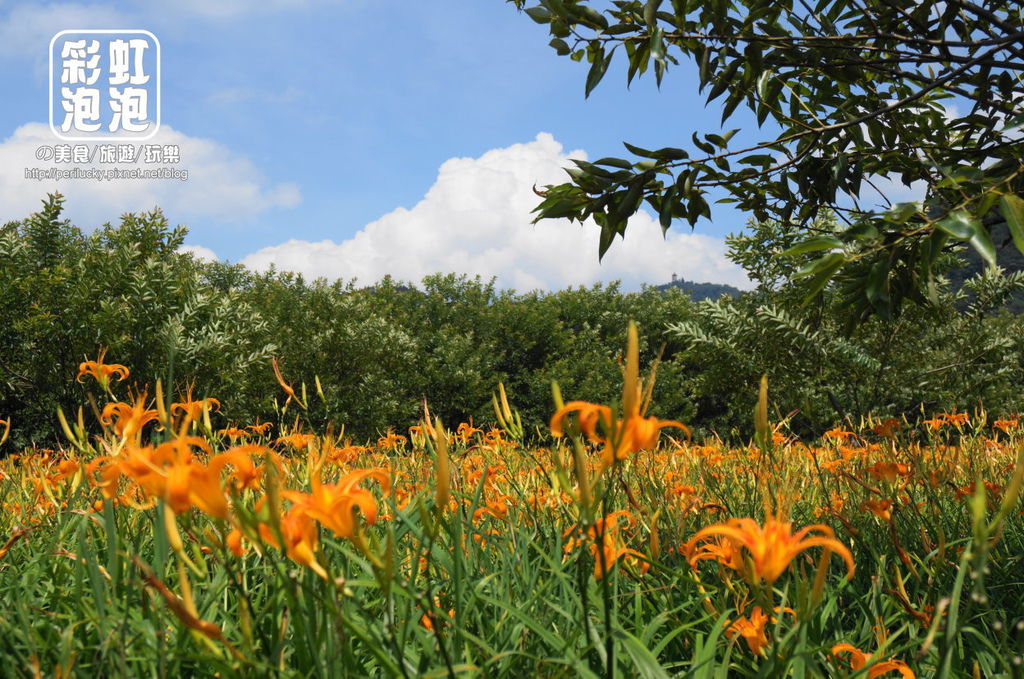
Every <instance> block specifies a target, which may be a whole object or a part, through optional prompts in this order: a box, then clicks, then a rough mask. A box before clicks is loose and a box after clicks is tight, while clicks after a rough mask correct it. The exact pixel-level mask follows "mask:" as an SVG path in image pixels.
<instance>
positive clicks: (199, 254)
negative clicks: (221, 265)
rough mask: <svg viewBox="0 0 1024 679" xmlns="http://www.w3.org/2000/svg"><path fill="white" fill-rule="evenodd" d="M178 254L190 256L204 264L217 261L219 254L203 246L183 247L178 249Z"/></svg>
mask: <svg viewBox="0 0 1024 679" xmlns="http://www.w3.org/2000/svg"><path fill="white" fill-rule="evenodd" d="M178 252H181V253H183V254H190V255H192V256H193V257H195V258H196V259H198V260H200V261H204V262H216V261H217V253H216V252H214V251H213V250H211V249H210V248H207V247H203V246H202V245H182V246H181V247H180V248H178Z"/></svg>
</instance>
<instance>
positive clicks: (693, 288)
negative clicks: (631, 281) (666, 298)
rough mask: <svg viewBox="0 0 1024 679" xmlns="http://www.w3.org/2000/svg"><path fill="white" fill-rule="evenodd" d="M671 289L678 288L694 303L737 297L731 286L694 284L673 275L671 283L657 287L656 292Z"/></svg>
mask: <svg viewBox="0 0 1024 679" xmlns="http://www.w3.org/2000/svg"><path fill="white" fill-rule="evenodd" d="M672 288H679V289H680V290H682V291H683V292H685V293H687V294H688V295H690V298H691V299H692V300H693V301H694V302H701V301H703V300H706V299H718V298H719V297H721V296H722V295H728V296H730V297H739V296H740V290H739V288H734V287H733V286H731V285H725V284H722V283H694V282H693V281H688V280H686V279H685V278H677V277H676V275H675V274H672V282H671V283H665V284H664V285H659V286H657V289H658V290H671V289H672Z"/></svg>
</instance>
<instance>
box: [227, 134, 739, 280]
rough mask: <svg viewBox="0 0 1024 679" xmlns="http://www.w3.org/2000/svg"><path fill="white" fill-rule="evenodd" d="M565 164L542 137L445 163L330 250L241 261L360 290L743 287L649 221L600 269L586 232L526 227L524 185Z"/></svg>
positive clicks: (323, 246)
mask: <svg viewBox="0 0 1024 679" xmlns="http://www.w3.org/2000/svg"><path fill="white" fill-rule="evenodd" d="M571 158H581V159H582V158H585V154H584V153H583V152H581V151H573V152H571V153H568V154H567V153H563V150H562V145H561V144H559V143H558V142H557V141H556V140H555V139H554V138H553V137H552V136H551V135H549V134H540V135H538V136H537V138H536V139H535V140H534V141H532V142H530V143H527V144H516V145H513V146H510V147H508V148H503V149H496V150H493V151H489V152H487V153H485V154H484V155H483V156H481V157H479V158H454V159H451V160H449V161H447V162H445V163H444V164H443V165H442V166H441V168H440V171H439V173H438V176H437V180H436V181H435V183H434V185H433V186H432V187H431V188H430V190H429V191H428V192H427V194H426V196H425V197H424V198H423V199H422V200H421V201H420V202H419V203H418V204H416V205H415V206H414V207H412V208H411V209H404V208H399V209H397V210H394V211H393V212H391V213H389V214H387V215H384V216H383V217H381V218H380V219H378V220H377V221H375V222H373V223H371V224H368V225H367V226H365V227H364V228H363V229H361V230H360V231H359V232H358V233H356V234H355V235H354V236H353V237H352V238H349V239H347V240H344V241H342V242H340V243H336V242H334V241H331V240H324V241H319V242H310V241H302V240H289V241H287V242H285V243H282V244H280V245H275V246H271V247H266V248H263V249H262V250H259V251H257V252H254V253H252V254H250V255H248V256H247V257H245V258H244V259H243V260H242V262H243V263H244V264H246V265H248V266H250V267H253V268H255V269H259V270H266V269H267V268H269V267H270V266H271V265H274V266H276V267H277V268H278V269H283V270H288V271H296V272H299V273H302V274H304V275H306V276H308V277H321V276H322V277H326V278H329V279H336V278H342V279H350V278H356V279H358V280H359V281H361V282H362V283H370V282H373V281H376V280H379V279H380V278H382V277H383V276H384V275H387V274H390V275H392V276H394V277H395V278H398V279H402V280H413V281H418V280H420V279H421V278H422V277H423V276H425V275H428V274H431V273H436V272H456V273H466V274H470V275H477V274H479V275H481V276H483V277H484V278H490V277H491V276H496V277H497V279H498V283H499V285H501V286H502V287H511V288H515V289H517V290H531V289H538V288H540V289H548V290H551V289H559V288H563V287H566V286H570V285H581V284H590V283H592V282H594V281H611V280H616V279H618V280H622V282H623V285H624V286H625V287H627V288H636V287H639V285H640V284H641V283H655V282H662V281H667V280H669V279H670V278H671V276H672V274H673V273H677V274H679V275H680V276H683V277H685V278H687V279H689V280H697V281H709V282H720V283H730V284H733V285H738V286H742V287H749V282H748V280H747V278H746V276H745V274H744V273H743V271H742V270H741V269H740V268H739V267H737V266H736V265H734V264H732V263H731V262H729V261H728V260H726V258H725V256H724V252H725V246H724V243H723V242H722V241H721V240H720V239H717V238H712V237H709V236H705V235H701V234H690V233H686V232H683V231H680V230H670V231H669V233H668V237H667V238H663V237H662V233H661V228H660V227H659V226H658V224H657V221H656V220H655V219H654V218H652V217H651V216H650V215H648V214H646V213H643V212H641V213H639V214H637V215H636V216H634V217H633V218H632V219H631V220H630V225H629V229H628V231H627V234H626V238H625V240H617V241H616V243H615V244H614V245H613V246H612V249H611V250H610V251H609V252H608V254H607V255H606V256H605V258H604V261H603V262H601V263H599V262H598V258H597V247H598V243H597V226H596V225H594V224H592V223H588V224H585V225H582V226H581V225H579V224H573V223H570V222H568V221H567V220H545V221H543V222H541V223H539V224H537V225H532V224H531V223H530V222H531V220H532V216H531V210H532V209H533V208H534V207H535V205H536V204H537V201H538V198H537V196H536V195H535V194H534V193H533V191H532V188H533V187H534V186H535V185H544V184H553V183H559V182H561V181H563V180H564V178H565V173H564V171H563V169H562V168H563V167H565V166H566V165H568V164H569V160H570V159H571Z"/></svg>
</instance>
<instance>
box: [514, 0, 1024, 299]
mask: <svg viewBox="0 0 1024 679" xmlns="http://www.w3.org/2000/svg"><path fill="white" fill-rule="evenodd" d="M508 1H509V2H513V3H514V4H515V5H516V6H517V7H518V8H519V9H521V10H525V13H526V14H528V15H529V17H530V18H531V19H533V20H534V21H535V22H537V23H539V24H542V25H546V26H547V27H548V30H549V32H550V34H551V38H552V39H551V46H552V47H553V48H554V49H555V51H556V52H557V53H558V54H560V55H563V56H569V57H570V58H572V59H574V60H577V61H583V60H584V59H585V60H586V61H587V62H588V63H589V64H590V69H589V72H588V74H587V78H586V86H585V93H586V94H587V95H589V94H590V92H592V91H593V89H594V88H595V87H597V85H598V84H599V83H600V82H601V80H602V78H603V77H604V76H605V74H606V73H607V72H608V67H609V65H610V64H611V63H612V61H613V60H614V58H615V57H616V55H618V56H620V57H622V58H624V59H626V61H627V62H628V69H627V81H628V82H632V81H633V79H634V78H636V77H639V76H642V75H644V74H646V73H647V71H648V70H650V69H651V68H652V67H653V71H654V77H655V79H656V80H657V82H658V84H659V85H660V84H661V82H662V80H663V78H664V77H665V74H666V73H667V72H668V70H669V68H670V67H673V66H677V65H679V64H680V63H681V62H683V61H691V62H692V63H693V64H695V65H696V66H697V67H698V74H699V81H700V90H701V92H702V93H704V94H706V98H707V101H708V102H712V101H716V100H718V101H719V102H720V105H721V110H722V123H723V126H724V125H725V123H726V121H729V120H730V119H731V118H734V117H740V116H739V115H738V114H737V111H738V110H740V107H741V106H742V107H744V108H745V109H747V110H749V112H750V114H752V115H753V117H754V118H755V119H756V121H757V126H758V128H759V130H760V133H761V138H760V140H755V141H748V142H745V143H743V144H739V143H736V142H734V135H736V133H737V132H739V130H738V129H730V130H729V131H727V132H722V133H705V134H698V133H696V132H694V133H692V134H691V135H690V137H689V142H692V146H690V145H687V146H688V148H679V147H665V148H660V149H653V150H652V149H644V148H639V147H637V146H634V145H631V144H628V143H627V144H625V146H626V149H627V150H628V151H629V152H630V153H631V154H632V155H633V156H634V157H633V158H631V159H622V158H602V159H600V160H597V161H594V162H584V161H574V162H575V165H576V166H575V167H573V168H570V169H568V173H569V175H570V181H568V182H566V183H564V184H560V185H557V186H547V187H545V188H544V189H543V190H542V191H539V193H541V195H542V196H543V201H542V202H541V203H540V205H539V206H538V208H537V210H536V211H537V213H538V215H539V216H538V219H544V218H569V219H573V220H579V221H582V220H584V219H587V218H591V217H592V218H593V219H594V221H595V222H596V223H597V224H598V225H599V226H600V227H601V236H600V254H601V256H603V255H604V254H605V253H606V252H607V250H608V248H609V247H610V246H611V244H612V242H613V240H614V239H615V236H616V235H619V236H622V235H624V234H625V231H626V226H627V221H628V219H629V217H630V216H631V215H633V214H634V213H635V212H636V211H637V210H639V209H640V208H641V207H642V206H643V204H644V203H646V204H647V205H649V206H650V207H651V208H652V209H653V210H654V211H655V212H656V213H657V214H658V215H659V218H660V222H661V226H662V228H663V229H664V230H667V229H668V228H669V227H670V226H671V225H672V223H673V222H674V221H676V220H686V222H688V223H689V224H690V225H691V227H692V226H694V225H696V223H697V221H698V220H699V219H700V218H701V217H705V218H710V217H711V215H712V211H711V206H710V204H709V201H710V200H712V192H715V195H722V194H724V195H725V197H724V198H720V199H719V200H718V201H717V202H729V203H734V204H735V205H736V206H737V207H738V208H739V209H741V210H744V211H748V212H750V213H752V214H753V215H754V217H755V218H756V219H758V220H768V219H776V220H779V221H781V222H783V223H789V224H793V225H794V227H793V228H794V229H796V230H798V231H800V232H801V233H802V234H803V238H802V240H801V242H799V243H798V244H797V245H796V246H795V248H794V249H793V253H794V254H804V253H817V256H816V258H815V259H814V260H813V261H812V262H810V263H809V264H808V265H807V266H806V267H805V268H804V269H803V270H802V271H801V275H802V276H803V277H806V278H807V279H808V281H809V283H808V288H809V290H808V292H809V294H810V295H811V296H813V295H816V294H817V293H819V292H820V291H821V290H822V289H823V288H824V287H825V286H826V285H827V284H828V283H829V282H830V281H831V280H832V279H833V278H834V277H835V276H836V275H837V274H839V275H841V276H842V277H843V278H844V279H846V280H845V281H844V285H843V287H844V289H845V290H846V291H847V292H848V294H849V296H850V302H851V303H852V305H853V306H852V308H853V310H854V313H855V315H856V316H858V317H860V318H866V317H867V316H869V315H871V314H877V315H879V316H882V317H889V316H891V315H894V314H896V313H898V311H899V308H900V305H901V303H902V302H903V301H904V300H905V299H911V300H914V301H916V302H919V303H926V302H927V301H928V300H929V299H931V300H932V301H934V300H935V299H936V297H935V294H936V293H935V286H934V282H933V279H934V274H933V265H934V264H935V262H936V260H937V258H938V256H939V254H940V253H941V252H943V251H945V250H950V249H953V248H956V247H959V246H960V245H961V244H963V243H967V244H969V245H970V246H971V247H973V248H974V249H975V250H976V251H977V252H978V253H979V254H980V255H981V256H982V257H983V258H984V260H985V261H986V262H987V263H988V265H989V266H992V267H994V266H995V265H996V251H997V244H996V243H994V242H993V239H992V237H991V235H990V234H991V228H992V227H993V226H995V225H998V224H1002V223H1005V224H1007V226H1008V227H1009V232H1010V234H1011V235H1012V239H1013V240H1014V242H1015V245H1016V247H1018V248H1019V249H1021V250H1022V251H1024V200H1022V199H1021V197H1020V196H1021V195H1024V141H1022V139H1024V129H1022V128H1024V107H1022V104H1024V80H1022V75H1024V19H1022V10H1021V6H1020V4H1019V3H1017V2H1015V1H1011V0H978V1H977V2H975V1H973V0H943V1H942V2H939V1H938V0H925V1H921V0H817V1H814V0H782V1H779V2H764V1H763V0H734V1H732V2H726V1H725V0H671V1H667V0H666V1H662V0H646V2H644V1H641V0H615V1H614V2H611V3H597V2H586V1H585V0H539V1H538V2H536V3H534V2H528V1H527V0H508ZM741 137H744V138H749V134H748V135H741ZM884 180H888V181H896V180H898V181H900V182H902V183H903V184H904V185H907V186H911V185H914V186H920V187H922V188H924V189H925V194H924V195H925V197H924V199H923V200H922V201H920V202H912V203H900V204H895V205H893V204H890V203H889V201H888V199H887V198H886V196H885V191H884V190H882V189H881V188H880V184H879V182H880V181H884ZM822 210H829V211H832V212H835V213H837V214H838V215H840V217H841V219H842V221H843V228H841V229H839V230H838V231H835V232H829V233H825V234H822V233H818V232H816V231H815V229H814V227H813V223H814V219H815V217H817V216H818V214H819V213H821V211H822ZM999 245H1002V244H999Z"/></svg>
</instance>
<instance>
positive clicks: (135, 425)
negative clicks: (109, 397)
mask: <svg viewBox="0 0 1024 679" xmlns="http://www.w3.org/2000/svg"><path fill="white" fill-rule="evenodd" d="M159 419H160V414H159V412H158V411H157V410H155V409H150V408H146V394H145V393H142V394H138V395H137V396H136V398H135V402H134V403H133V404H132V405H128V404H127V403H120V402H118V403H108V404H107V405H105V406H103V412H102V413H100V422H102V423H103V424H104V425H106V426H108V427H109V426H113V427H114V433H115V434H117V435H118V436H123V437H125V438H128V439H131V438H135V439H138V438H139V437H141V435H142V428H143V427H145V426H146V425H147V424H148V423H150V422H156V421H157V420H159Z"/></svg>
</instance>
